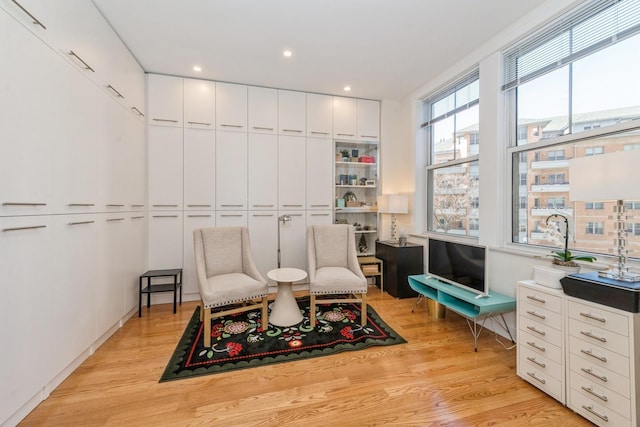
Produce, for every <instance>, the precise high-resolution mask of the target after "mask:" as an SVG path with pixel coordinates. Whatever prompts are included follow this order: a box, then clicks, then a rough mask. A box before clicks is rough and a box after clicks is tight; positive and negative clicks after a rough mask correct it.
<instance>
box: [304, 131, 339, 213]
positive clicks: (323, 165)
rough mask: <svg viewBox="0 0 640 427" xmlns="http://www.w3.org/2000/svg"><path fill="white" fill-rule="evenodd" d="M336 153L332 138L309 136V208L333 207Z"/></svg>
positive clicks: (307, 186)
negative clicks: (333, 166)
mask: <svg viewBox="0 0 640 427" xmlns="http://www.w3.org/2000/svg"><path fill="white" fill-rule="evenodd" d="M334 159H335V155H334V152H333V141H332V140H331V139H330V138H307V142H306V165H305V170H306V191H305V193H306V195H307V200H306V206H307V209H311V210H316V209H324V210H327V209H331V208H332V207H333V205H334V202H333V168H331V167H328V166H327V164H329V165H331V164H333V161H334Z"/></svg>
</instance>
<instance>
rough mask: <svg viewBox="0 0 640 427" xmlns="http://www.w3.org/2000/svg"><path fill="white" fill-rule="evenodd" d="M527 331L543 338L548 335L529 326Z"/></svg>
mask: <svg viewBox="0 0 640 427" xmlns="http://www.w3.org/2000/svg"><path fill="white" fill-rule="evenodd" d="M527 329H528V330H530V331H531V332H535V333H536V334H540V335H542V336H545V335H547V333H546V332H545V331H539V330H538V329H536V327H535V326H527Z"/></svg>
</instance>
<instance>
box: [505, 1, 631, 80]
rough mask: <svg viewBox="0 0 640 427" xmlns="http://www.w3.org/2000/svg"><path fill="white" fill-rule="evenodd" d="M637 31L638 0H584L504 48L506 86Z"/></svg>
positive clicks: (565, 63)
mask: <svg viewBox="0 0 640 427" xmlns="http://www.w3.org/2000/svg"><path fill="white" fill-rule="evenodd" d="M638 33H640V0H597V1H587V2H586V4H585V5H584V6H582V7H580V8H579V9H577V10H575V11H574V12H572V13H570V14H568V15H567V16H564V17H562V18H561V19H559V20H557V21H555V22H553V23H552V24H550V25H548V26H547V27H546V28H543V29H542V30H540V31H539V32H537V33H536V34H534V35H533V36H531V37H529V38H527V39H524V40H522V41H520V42H518V43H517V44H515V45H514V46H512V47H510V48H507V49H506V50H505V51H504V54H503V56H504V61H505V63H504V64H505V66H504V79H503V83H504V84H503V86H502V90H509V89H513V88H515V87H517V86H518V85H520V84H522V83H526V82H528V81H530V80H533V79H535V78H537V77H539V76H541V75H543V74H546V73H548V72H551V71H554V70H556V69H558V68H561V67H563V66H565V65H567V64H569V63H571V62H573V61H576V60H578V59H580V58H583V57H585V56H588V55H590V54H592V53H594V52H596V51H598V50H601V49H604V48H606V47H608V46H611V45H613V44H615V43H617V42H619V41H621V40H624V39H626V38H628V37H630V36H633V35H635V34H638Z"/></svg>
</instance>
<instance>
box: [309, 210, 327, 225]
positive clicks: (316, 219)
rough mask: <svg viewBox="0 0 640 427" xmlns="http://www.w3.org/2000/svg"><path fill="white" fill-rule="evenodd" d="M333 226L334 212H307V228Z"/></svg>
mask: <svg viewBox="0 0 640 427" xmlns="http://www.w3.org/2000/svg"><path fill="white" fill-rule="evenodd" d="M327 224H333V212H332V211H328V210H318V211H307V227H308V226H310V225H327Z"/></svg>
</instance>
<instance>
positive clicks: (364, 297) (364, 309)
mask: <svg viewBox="0 0 640 427" xmlns="http://www.w3.org/2000/svg"><path fill="white" fill-rule="evenodd" d="M360 295H361V298H362V301H361V303H360V310H362V313H361V314H360V324H361V325H362V326H365V325H366V324H367V294H366V293H364V294H360Z"/></svg>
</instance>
